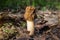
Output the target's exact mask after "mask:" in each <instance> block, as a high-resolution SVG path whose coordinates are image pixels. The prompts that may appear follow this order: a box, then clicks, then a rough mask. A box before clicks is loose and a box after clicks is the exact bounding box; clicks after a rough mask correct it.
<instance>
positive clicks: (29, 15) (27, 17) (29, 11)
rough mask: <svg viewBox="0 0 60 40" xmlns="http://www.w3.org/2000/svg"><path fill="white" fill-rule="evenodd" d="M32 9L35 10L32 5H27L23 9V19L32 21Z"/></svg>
mask: <svg viewBox="0 0 60 40" xmlns="http://www.w3.org/2000/svg"><path fill="white" fill-rule="evenodd" d="M34 10H35V7H33V6H27V7H26V9H25V14H24V18H25V20H29V21H32V20H34V15H35V14H34V13H33V12H34Z"/></svg>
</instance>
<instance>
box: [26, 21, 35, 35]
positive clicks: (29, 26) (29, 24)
mask: <svg viewBox="0 0 60 40" xmlns="http://www.w3.org/2000/svg"><path fill="white" fill-rule="evenodd" d="M27 31H29V32H30V33H29V35H34V22H33V21H28V20H27Z"/></svg>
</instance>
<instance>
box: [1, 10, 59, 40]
mask: <svg viewBox="0 0 60 40" xmlns="http://www.w3.org/2000/svg"><path fill="white" fill-rule="evenodd" d="M24 12H25V10H21V11H19V12H14V11H11V12H8V11H7V12H0V15H1V16H2V18H1V17H0V18H1V20H0V25H1V27H0V40H60V12H59V10H58V11H51V10H46V11H41V10H36V12H35V14H36V18H35V20H34V22H35V33H34V35H33V36H29V35H28V32H27V30H26V21H25V20H24V17H23V15H24ZM6 13H7V14H6ZM5 14H6V15H5Z"/></svg>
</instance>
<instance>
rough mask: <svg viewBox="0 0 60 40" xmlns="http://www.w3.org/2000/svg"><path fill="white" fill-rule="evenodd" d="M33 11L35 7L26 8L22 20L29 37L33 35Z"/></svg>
mask: <svg viewBox="0 0 60 40" xmlns="http://www.w3.org/2000/svg"><path fill="white" fill-rule="evenodd" d="M34 10H35V7H33V6H28V7H26V10H25V14H24V18H25V20H26V22H27V31H28V32H29V35H30V36H31V35H33V34H34V13H33V12H34Z"/></svg>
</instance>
